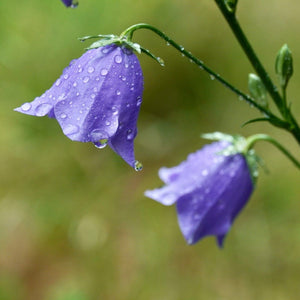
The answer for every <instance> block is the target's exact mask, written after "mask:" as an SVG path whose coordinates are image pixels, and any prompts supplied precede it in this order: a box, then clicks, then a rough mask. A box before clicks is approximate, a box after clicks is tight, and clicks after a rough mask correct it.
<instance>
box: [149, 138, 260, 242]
mask: <svg viewBox="0 0 300 300" xmlns="http://www.w3.org/2000/svg"><path fill="white" fill-rule="evenodd" d="M229 145H230V144H229V143H228V142H225V141H219V142H214V143H212V144H209V145H206V146H205V147H203V148H202V149H200V150H199V151H197V152H195V153H193V154H190V155H189V156H188V158H187V160H186V161H184V162H182V163H181V164H180V165H178V166H176V167H173V168H161V169H160V170H159V176H160V178H161V179H162V180H163V181H164V182H165V186H163V187H162V188H159V189H155V190H149V191H146V192H145V195H146V196H147V197H149V198H152V199H154V200H156V201H158V202H160V203H162V204H164V205H172V204H174V203H176V206H177V214H178V222H179V226H180V229H181V231H182V233H183V235H184V237H185V239H186V241H187V243H188V244H194V243H196V242H197V241H199V240H200V239H201V238H203V237H205V236H208V235H214V236H216V238H217V241H218V245H219V246H220V247H221V246H222V244H223V239H224V237H225V235H226V234H227V232H228V231H229V229H230V227H231V224H232V223H233V221H234V219H235V218H236V216H237V215H238V213H239V212H240V211H241V209H242V208H243V207H244V206H245V204H246V203H247V201H248V199H249V197H250V195H251V193H252V191H253V188H254V185H253V182H252V177H251V173H250V169H249V166H248V164H247V161H246V158H245V156H244V155H243V154H240V153H236V154H233V155H228V156H225V155H222V154H221V151H222V150H224V149H225V148H227V147H228V146H229Z"/></svg>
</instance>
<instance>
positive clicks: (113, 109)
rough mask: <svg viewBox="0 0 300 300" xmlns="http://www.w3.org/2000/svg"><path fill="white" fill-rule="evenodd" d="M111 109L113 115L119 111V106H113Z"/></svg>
mask: <svg viewBox="0 0 300 300" xmlns="http://www.w3.org/2000/svg"><path fill="white" fill-rule="evenodd" d="M111 110H112V112H113V115H117V114H118V113H119V112H118V108H117V107H116V106H115V105H114V106H113V107H112V108H111Z"/></svg>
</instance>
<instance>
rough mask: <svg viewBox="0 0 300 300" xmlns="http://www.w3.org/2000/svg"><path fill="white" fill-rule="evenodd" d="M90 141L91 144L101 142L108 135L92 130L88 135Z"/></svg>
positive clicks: (98, 130)
mask: <svg viewBox="0 0 300 300" xmlns="http://www.w3.org/2000/svg"><path fill="white" fill-rule="evenodd" d="M89 136H90V138H91V141H92V142H96V141H99V140H103V139H108V134H107V133H106V132H105V131H104V130H101V129H97V128H96V129H94V130H93V131H92V132H91V133H90V134H89Z"/></svg>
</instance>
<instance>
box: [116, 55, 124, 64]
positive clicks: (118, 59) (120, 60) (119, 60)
mask: <svg viewBox="0 0 300 300" xmlns="http://www.w3.org/2000/svg"><path fill="white" fill-rule="evenodd" d="M122 61H123V59H122V56H120V55H116V56H115V62H116V63H117V64H120V63H121V62H122Z"/></svg>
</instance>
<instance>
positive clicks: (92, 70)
mask: <svg viewBox="0 0 300 300" xmlns="http://www.w3.org/2000/svg"><path fill="white" fill-rule="evenodd" d="M87 71H88V73H90V74H91V73H93V72H94V71H95V69H94V68H93V67H88V70H87Z"/></svg>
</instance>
